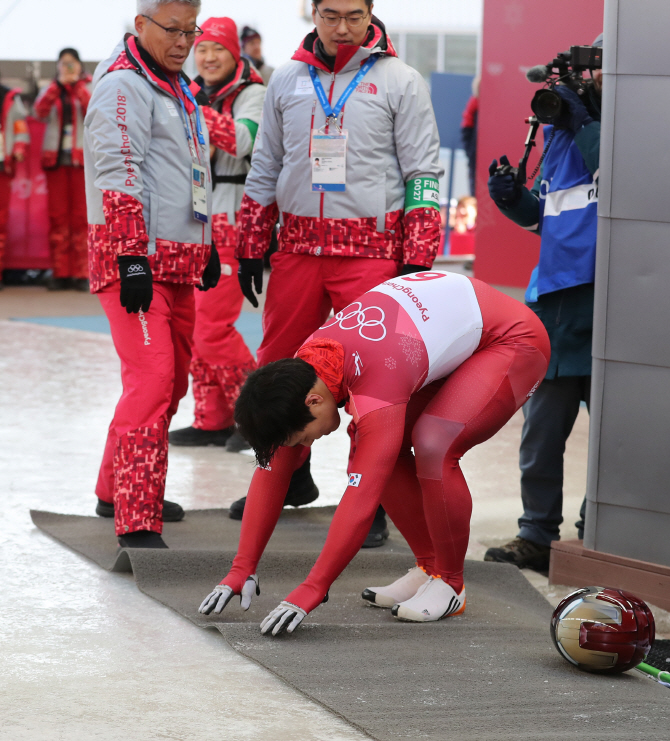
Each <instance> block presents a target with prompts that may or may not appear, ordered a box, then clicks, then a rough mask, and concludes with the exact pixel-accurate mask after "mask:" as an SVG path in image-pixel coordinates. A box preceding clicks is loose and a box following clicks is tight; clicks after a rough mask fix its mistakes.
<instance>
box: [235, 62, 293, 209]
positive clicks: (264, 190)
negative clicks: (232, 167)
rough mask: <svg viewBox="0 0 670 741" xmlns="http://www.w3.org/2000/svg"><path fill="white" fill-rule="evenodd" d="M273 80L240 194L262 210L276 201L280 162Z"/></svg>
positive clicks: (281, 145)
mask: <svg viewBox="0 0 670 741" xmlns="http://www.w3.org/2000/svg"><path fill="white" fill-rule="evenodd" d="M276 80H277V75H274V76H273V77H272V79H271V80H270V84H269V86H268V88H267V93H266V95H265V101H264V104H263V115H262V117H261V125H260V128H259V130H258V134H257V136H256V147H255V149H254V152H253V155H252V158H251V171H250V172H249V175H248V176H247V182H246V185H245V191H244V192H245V194H246V195H248V196H249V198H252V199H253V200H254V201H256V203H259V204H260V205H261V206H264V207H265V206H270V205H271V204H273V203H274V202H275V201H276V200H277V179H278V178H279V174H280V173H281V170H282V166H283V162H284V124H283V117H282V111H281V110H279V107H278V104H277V101H276V98H275V90H276V89H277V85H276V84H275V82H276ZM259 87H260V86H259Z"/></svg>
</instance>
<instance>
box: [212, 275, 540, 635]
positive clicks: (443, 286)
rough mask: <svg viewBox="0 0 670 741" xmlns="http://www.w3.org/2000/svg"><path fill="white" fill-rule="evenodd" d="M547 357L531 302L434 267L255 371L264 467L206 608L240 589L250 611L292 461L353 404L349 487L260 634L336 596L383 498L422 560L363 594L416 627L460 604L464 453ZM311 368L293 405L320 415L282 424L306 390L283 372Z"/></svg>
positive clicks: (246, 411) (503, 416)
mask: <svg viewBox="0 0 670 741" xmlns="http://www.w3.org/2000/svg"><path fill="white" fill-rule="evenodd" d="M549 354H550V350H549V340H548V338H547V334H546V332H545V330H544V327H543V326H542V324H541V323H540V321H539V320H538V319H537V317H536V316H535V315H534V314H533V313H532V312H531V311H530V310H529V309H527V308H526V307H525V306H524V305H522V304H520V303H518V302H517V301H515V300H514V299H511V298H509V297H507V296H505V295H504V294H501V293H499V292H498V291H495V290H494V289H492V288H490V287H489V286H487V285H486V284H484V283H482V282H480V281H477V280H470V279H468V278H466V277H464V276H461V275H456V274H453V273H445V272H438V271H431V272H422V273H415V274H413V275H407V276H404V277H399V278H394V279H391V280H388V281H386V282H385V283H382V284H381V285H379V286H377V287H376V288H374V289H372V290H371V291H369V292H368V293H366V294H364V295H363V296H362V297H361V298H360V299H359V301H357V302H355V303H353V304H350V305H349V306H348V307H347V308H346V309H344V310H343V311H341V312H339V313H338V314H336V315H335V317H334V318H332V319H330V320H329V321H328V322H326V324H325V325H324V326H323V327H321V328H320V329H319V330H318V331H317V332H315V333H314V334H313V335H312V336H311V337H310V338H309V339H308V340H307V342H305V343H304V344H303V346H302V347H301V348H300V350H299V351H298V353H297V355H296V358H295V359H292V360H282V361H278V362H277V363H272V364H270V365H268V366H266V367H265V368H262V369H260V370H259V371H256V373H254V374H252V375H251V376H250V378H249V380H248V381H247V383H246V384H245V387H244V388H243V390H242V394H241V396H240V401H239V402H238V406H237V409H236V419H237V421H238V424H240V426H241V427H242V428H243V432H244V433H245V434H246V436H247V439H248V440H249V441H250V442H251V443H252V445H253V446H254V449H255V451H256V455H257V457H258V459H259V465H260V466H265V467H264V468H262V467H259V468H258V469H257V470H256V472H255V474H254V478H253V480H252V483H251V487H250V489H249V494H248V497H247V504H246V509H245V513H244V518H243V520H242V532H241V535H240V545H239V549H238V552H237V555H236V557H235V559H234V561H233V565H232V568H231V570H230V572H229V573H228V575H227V576H226V577H225V578H224V579H223V580H222V582H221V583H220V584H219V585H218V586H217V587H216V588H215V590H214V591H213V592H212V593H211V594H210V595H209V596H208V597H207V598H206V599H205V601H204V602H203V604H202V605H201V606H200V612H202V613H209V612H211V611H212V610H214V611H216V612H220V611H221V610H222V609H223V608H224V607H225V605H226V604H227V602H228V601H229V600H230V599H231V598H232V595H233V594H240V595H241V598H242V606H243V607H244V608H245V609H247V608H248V606H249V604H250V601H251V596H252V594H253V592H254V591H255V590H256V589H257V585H258V579H257V577H256V567H257V564H258V562H259V560H260V557H261V555H262V553H263V550H264V548H265V546H266V545H267V542H268V540H269V538H270V536H271V534H272V531H273V530H274V527H275V525H276V523H277V519H278V517H279V514H280V512H281V509H282V504H283V501H284V499H283V498H284V493H285V491H286V487H287V486H288V482H289V479H290V476H291V473H292V472H293V470H294V468H295V461H296V460H297V459H298V457H299V456H300V455H301V452H302V450H303V449H304V448H303V446H310V445H311V444H312V443H313V442H314V440H316V439H318V438H320V437H321V436H322V435H324V434H326V435H327V434H330V432H332V431H333V430H335V429H336V428H337V426H338V425H339V422H340V419H339V414H338V410H337V406H338V404H340V403H341V402H344V401H346V405H347V406H346V409H347V411H348V412H349V413H350V414H352V416H353V418H354V420H355V422H356V427H357V437H356V452H355V455H354V458H353V464H352V466H351V467H350V471H351V473H350V476H349V485H348V487H347V489H346V492H345V494H344V497H343V498H342V501H341V502H340V505H339V506H338V508H337V511H336V512H335V515H334V517H333V521H332V524H331V526H330V530H329V532H328V538H327V540H326V543H325V545H324V547H323V550H322V552H321V555H320V556H319V558H318V559H317V561H316V564H315V565H314V567H313V568H312V570H311V572H310V573H309V575H308V576H307V579H306V580H305V581H304V582H303V583H302V584H301V585H300V586H298V587H297V588H296V589H294V590H293V592H291V593H290V594H289V595H288V596H287V598H286V600H285V601H284V602H282V603H281V604H280V605H279V607H277V608H276V609H275V610H273V612H272V613H270V615H268V617H267V618H266V619H265V620H264V621H263V623H262V624H261V630H262V632H263V633H269V632H271V633H272V635H277V634H279V633H281V632H282V631H283V630H288V631H289V632H292V631H293V630H294V629H295V628H296V627H297V626H298V625H299V624H300V622H301V621H302V620H303V618H304V617H305V616H306V615H307V613H309V612H311V611H312V610H314V609H315V608H316V607H317V606H318V605H319V604H321V603H322V602H323V601H324V598H325V597H326V595H327V593H328V589H329V587H330V586H331V584H332V583H333V582H334V581H335V579H336V578H337V577H338V576H339V574H340V573H341V572H342V570H343V569H344V568H345V567H346V565H347V564H348V563H349V562H350V561H351V559H352V558H353V557H354V555H355V554H356V553H357V552H358V549H359V548H360V546H361V543H362V542H363V540H364V538H365V536H366V534H367V532H368V529H369V527H370V522H371V521H372V518H373V517H374V514H375V511H376V509H377V507H378V505H379V504H380V503H381V504H382V505H383V506H384V508H385V509H386V511H387V513H388V514H389V516H390V517H391V519H392V520H393V522H394V523H395V524H396V526H397V527H398V529H399V530H400V532H401V533H402V534H403V536H404V537H405V539H406V540H407V542H408V544H409V546H410V548H411V549H412V552H413V553H414V556H415V558H416V563H417V568H415V569H413V570H412V571H410V572H409V574H407V575H406V576H404V577H402V578H401V579H399V580H397V581H396V582H394V583H393V584H391V585H389V586H387V587H377V588H375V587H372V588H370V589H367V590H365V592H364V593H363V597H364V599H367V600H369V601H371V602H373V603H374V604H376V605H378V606H386V607H393V610H392V612H393V615H395V616H396V617H398V618H400V619H405V620H412V621H417V622H425V621H433V620H439V619H440V618H442V617H447V616H448V615H454V614H458V613H460V612H462V611H463V610H464V609H465V588H464V586H463V562H464V559H465V552H466V548H467V545H468V538H469V523H470V514H471V510H472V500H471V496H470V492H469V490H468V487H467V484H466V482H465V479H464V477H463V474H462V473H461V470H460V467H459V460H460V458H461V457H462V456H463V454H464V453H465V452H466V451H467V450H469V449H470V448H472V447H473V446H474V445H477V444H479V443H482V442H484V441H485V440H488V439H489V438H490V437H492V436H493V435H494V434H495V433H496V432H497V431H498V430H499V429H500V428H501V427H502V426H503V425H504V424H505V423H506V422H507V421H508V420H509V419H510V417H511V416H512V415H513V414H514V412H515V411H516V410H517V409H519V407H521V406H522V405H523V403H524V402H525V401H526V399H527V398H528V397H529V396H531V395H532V393H533V391H534V390H535V388H537V385H538V384H539V383H540V381H541V380H542V378H543V376H544V373H545V371H546V368H547V364H548V361H549ZM298 376H301V377H304V379H305V385H304V387H303V388H304V391H302V393H301V392H300V390H299V389H298V391H297V393H296V394H295V398H296V401H295V404H294V405H293V406H294V407H295V408H296V410H297V411H298V412H300V413H303V414H304V411H305V408H303V407H302V404H303V403H304V404H305V405H306V409H307V410H309V412H310V413H311V417H313V419H311V421H310V414H309V413H308V414H307V415H306V416H303V417H302V420H304V421H301V422H299V423H296V422H295V421H294V422H291V421H290V420H288V417H290V416H291V415H289V414H285V415H284V416H285V418H287V420H288V421H287V422H286V424H285V425H284V426H283V428H282V427H281V425H277V423H276V419H273V417H272V415H273V409H276V408H277V406H278V404H280V403H284V406H286V400H285V397H286V393H287V392H286V391H285V389H288V388H292V387H295V384H291V383H288V382H287V381H286V379H287V378H290V377H298ZM277 389H281V391H280V393H279V394H278V393H277ZM273 398H274V399H277V400H279V399H282V400H283V402H280V401H277V402H273ZM303 400H304V401H303ZM275 417H276V414H275ZM294 419H295V417H294ZM292 428H293V429H292ZM412 446H413V447H414V451H415V452H414V454H412V450H411V448H412ZM270 459H271V460H270Z"/></svg>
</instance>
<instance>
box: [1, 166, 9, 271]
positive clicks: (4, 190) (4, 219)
mask: <svg viewBox="0 0 670 741" xmlns="http://www.w3.org/2000/svg"><path fill="white" fill-rule="evenodd" d="M11 194H12V179H11V178H10V177H9V175H7V174H6V173H4V172H0V281H2V271H3V270H4V269H5V249H6V248H7V224H8V222H9V199H10V197H11Z"/></svg>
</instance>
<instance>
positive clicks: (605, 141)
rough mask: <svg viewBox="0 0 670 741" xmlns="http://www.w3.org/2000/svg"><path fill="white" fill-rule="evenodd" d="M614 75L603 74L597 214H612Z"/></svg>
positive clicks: (615, 79)
mask: <svg viewBox="0 0 670 741" xmlns="http://www.w3.org/2000/svg"><path fill="white" fill-rule="evenodd" d="M616 81H617V78H616V76H615V75H603V98H602V108H601V112H602V121H601V123H600V173H599V174H600V178H599V181H598V215H599V216H611V215H612V153H613V150H614V110H615V106H616Z"/></svg>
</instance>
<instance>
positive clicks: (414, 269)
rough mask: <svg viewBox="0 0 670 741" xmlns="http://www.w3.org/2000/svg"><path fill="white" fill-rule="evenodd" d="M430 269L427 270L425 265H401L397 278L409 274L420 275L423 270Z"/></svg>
mask: <svg viewBox="0 0 670 741" xmlns="http://www.w3.org/2000/svg"><path fill="white" fill-rule="evenodd" d="M429 269H430V268H427V267H426V266H425V265H403V266H402V267H401V268H400V273H398V277H400V276H402V275H410V274H411V273H420V272H421V271H423V270H429Z"/></svg>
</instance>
